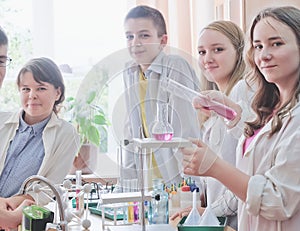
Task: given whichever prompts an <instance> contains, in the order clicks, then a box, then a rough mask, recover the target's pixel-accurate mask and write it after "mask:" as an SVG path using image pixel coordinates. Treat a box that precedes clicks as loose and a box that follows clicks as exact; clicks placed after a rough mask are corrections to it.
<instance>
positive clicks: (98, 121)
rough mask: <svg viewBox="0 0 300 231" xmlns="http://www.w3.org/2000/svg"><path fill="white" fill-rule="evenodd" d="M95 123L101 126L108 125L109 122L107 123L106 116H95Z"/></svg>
mask: <svg viewBox="0 0 300 231" xmlns="http://www.w3.org/2000/svg"><path fill="white" fill-rule="evenodd" d="M94 123H95V124H99V125H106V124H107V121H106V118H105V115H103V114H102V115H95V116H94Z"/></svg>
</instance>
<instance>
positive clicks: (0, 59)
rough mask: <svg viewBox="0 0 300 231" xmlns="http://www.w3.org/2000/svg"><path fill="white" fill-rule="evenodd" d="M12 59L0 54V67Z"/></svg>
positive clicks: (6, 64)
mask: <svg viewBox="0 0 300 231" xmlns="http://www.w3.org/2000/svg"><path fill="white" fill-rule="evenodd" d="M11 61H12V59H11V58H9V57H6V56H2V57H1V56H0V67H6V66H8V65H9V64H10V62H11Z"/></svg>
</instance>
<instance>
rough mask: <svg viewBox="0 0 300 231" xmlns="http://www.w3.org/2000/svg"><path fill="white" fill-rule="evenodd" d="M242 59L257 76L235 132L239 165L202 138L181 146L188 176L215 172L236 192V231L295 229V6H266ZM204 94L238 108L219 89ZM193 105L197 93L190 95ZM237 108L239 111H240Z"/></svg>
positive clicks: (298, 106)
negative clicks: (247, 112) (247, 116)
mask: <svg viewBox="0 0 300 231" xmlns="http://www.w3.org/2000/svg"><path fill="white" fill-rule="evenodd" d="M249 36H250V38H249V43H250V44H249V49H248V52H247V56H246V61H247V63H248V64H249V68H250V69H249V71H250V73H249V75H250V76H251V77H253V78H254V79H255V80H256V81H258V90H257V92H256V93H255V96H254V99H253V103H252V108H253V110H254V112H255V114H256V117H255V119H254V120H251V121H249V122H246V127H245V132H244V135H243V136H242V137H241V138H240V140H239V143H238V146H237V151H236V154H237V156H236V158H237V165H236V167H234V166H232V165H230V164H228V163H227V162H226V161H224V160H222V159H221V158H218V157H217V155H216V154H215V153H214V152H213V151H212V150H211V149H210V148H209V147H208V146H207V145H206V144H205V143H204V142H202V141H201V140H194V141H193V142H194V144H195V147H193V148H184V149H182V152H183V167H184V172H185V173H186V174H193V175H198V176H199V175H205V176H210V177H214V178H215V179H217V180H219V181H220V182H221V183H223V184H224V185H225V186H226V187H228V188H229V189H230V190H231V191H232V192H233V193H235V194H236V195H237V197H238V198H239V203H238V229H239V231H262V230H272V231H297V230H299V227H300V178H299V175H300V168H299V166H300V155H299V153H300V142H299V140H300V129H299V127H300V103H299V100H300V96H299V94H300V64H299V63H300V10H299V9H297V8H295V7H291V6H285V7H274V8H267V9H264V10H262V11H261V12H259V13H258V15H257V16H256V17H255V18H254V20H253V22H252V25H251V26H250V31H249ZM208 96H209V97H210V98H212V99H214V100H218V101H220V102H224V101H225V103H226V104H227V105H228V106H231V107H233V108H234V107H235V108H236V109H237V108H238V107H239V106H238V105H237V104H235V103H234V102H232V101H230V100H229V99H228V98H226V97H225V96H224V95H220V94H218V92H210V93H208ZM194 106H195V107H197V99H195V101H194ZM237 111H238V109H237Z"/></svg>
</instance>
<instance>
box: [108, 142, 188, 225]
mask: <svg viewBox="0 0 300 231" xmlns="http://www.w3.org/2000/svg"><path fill="white" fill-rule="evenodd" d="M133 145H134V147H135V148H137V151H138V155H139V162H140V168H139V176H140V179H139V187H140V189H141V200H140V201H142V202H144V201H145V200H146V196H145V183H144V181H145V175H144V164H145V162H144V160H145V159H146V157H147V155H149V153H151V150H152V149H160V148H184V147H190V146H192V143H191V142H190V141H189V140H186V139H183V138H178V137H173V139H172V140H170V141H159V140H156V139H153V138H143V139H133ZM141 210H142V211H141V213H140V214H141V216H142V217H141V219H140V220H141V225H133V226H131V227H130V230H131V231H134V230H139V231H141V230H142V231H146V230H147V231H148V230H158V229H157V228H158V226H159V227H160V228H161V230H163V231H174V230H176V229H175V228H174V227H172V226H171V225H147V226H146V225H145V205H144V203H141ZM126 228H127V230H128V226H127V227H126ZM109 230H110V231H122V230H125V229H124V227H122V226H112V227H109Z"/></svg>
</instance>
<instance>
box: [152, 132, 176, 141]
mask: <svg viewBox="0 0 300 231" xmlns="http://www.w3.org/2000/svg"><path fill="white" fill-rule="evenodd" d="M153 136H154V138H155V139H156V140H161V141H170V140H172V138H173V133H165V134H153Z"/></svg>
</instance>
